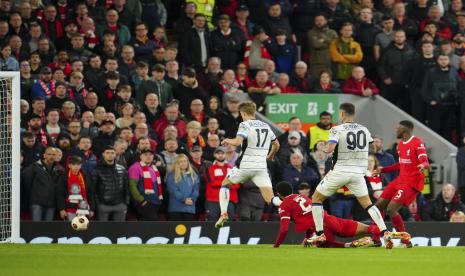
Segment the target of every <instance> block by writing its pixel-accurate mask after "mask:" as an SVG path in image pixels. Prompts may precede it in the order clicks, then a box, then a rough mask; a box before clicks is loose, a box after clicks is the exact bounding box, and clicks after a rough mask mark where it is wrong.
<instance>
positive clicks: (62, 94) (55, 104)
mask: <svg viewBox="0 0 465 276" xmlns="http://www.w3.org/2000/svg"><path fill="white" fill-rule="evenodd" d="M66 101H69V97H68V95H67V86H66V83H64V82H61V81H57V82H56V83H55V94H54V95H53V96H51V97H50V98H49V99H48V100H47V101H46V102H45V104H46V106H47V109H51V108H54V109H61V107H62V105H63V104H64V103H65V102H66Z"/></svg>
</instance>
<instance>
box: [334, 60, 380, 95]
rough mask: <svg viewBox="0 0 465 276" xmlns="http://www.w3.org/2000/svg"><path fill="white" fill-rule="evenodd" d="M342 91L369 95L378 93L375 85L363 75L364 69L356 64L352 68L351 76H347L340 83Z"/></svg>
mask: <svg viewBox="0 0 465 276" xmlns="http://www.w3.org/2000/svg"><path fill="white" fill-rule="evenodd" d="M342 92H343V93H347V94H354V95H358V96H364V97H371V96H373V95H376V94H379V89H378V88H377V87H376V85H375V84H374V83H373V82H372V81H371V80H369V79H368V78H366V77H365V70H364V69H363V68H362V67H360V66H357V67H355V68H354V69H353V70H352V77H350V78H348V79H347V80H346V81H345V82H344V85H342Z"/></svg>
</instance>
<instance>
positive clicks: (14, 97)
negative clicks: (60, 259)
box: [0, 71, 21, 243]
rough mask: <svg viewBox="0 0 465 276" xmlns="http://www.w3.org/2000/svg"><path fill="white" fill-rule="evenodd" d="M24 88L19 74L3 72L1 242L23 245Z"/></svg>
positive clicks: (0, 97) (0, 83) (0, 107)
mask: <svg viewBox="0 0 465 276" xmlns="http://www.w3.org/2000/svg"><path fill="white" fill-rule="evenodd" d="M20 106H21V86H20V73H19V72H5V71H0V242H3V243H5V242H10V243H18V242H21V238H20V233H19V220H20V169H21V161H20V158H21V149H20V144H21V137H20V132H21V111H20V110H21V109H20Z"/></svg>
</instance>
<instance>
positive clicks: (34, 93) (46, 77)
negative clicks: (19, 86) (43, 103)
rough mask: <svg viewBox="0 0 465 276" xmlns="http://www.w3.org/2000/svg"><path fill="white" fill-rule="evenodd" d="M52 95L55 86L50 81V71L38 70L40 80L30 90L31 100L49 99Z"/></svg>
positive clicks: (45, 69)
mask: <svg viewBox="0 0 465 276" xmlns="http://www.w3.org/2000/svg"><path fill="white" fill-rule="evenodd" d="M54 93H55V84H54V83H53V81H52V69H50V68H48V67H43V68H42V69H41V70H40V79H39V80H38V81H37V82H36V83H35V84H34V85H33V86H32V88H31V98H32V99H34V98H35V97H42V98H43V99H49V98H50V97H52V95H53V94H54Z"/></svg>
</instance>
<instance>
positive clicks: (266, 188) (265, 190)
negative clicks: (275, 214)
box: [252, 171, 282, 206]
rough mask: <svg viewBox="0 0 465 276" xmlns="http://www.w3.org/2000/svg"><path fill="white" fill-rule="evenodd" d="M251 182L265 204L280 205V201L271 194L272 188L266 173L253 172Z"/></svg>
mask: <svg viewBox="0 0 465 276" xmlns="http://www.w3.org/2000/svg"><path fill="white" fill-rule="evenodd" d="M252 182H253V183H255V185H256V186H257V187H258V188H259V189H260V193H261V194H262V197H263V199H264V200H265V202H266V203H267V204H273V205H275V206H279V205H281V202H282V201H281V199H280V198H279V197H277V196H275V195H274V193H273V186H272V184H271V179H270V176H269V175H268V172H267V171H255V172H254V175H253V176H252Z"/></svg>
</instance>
